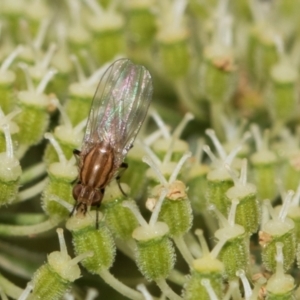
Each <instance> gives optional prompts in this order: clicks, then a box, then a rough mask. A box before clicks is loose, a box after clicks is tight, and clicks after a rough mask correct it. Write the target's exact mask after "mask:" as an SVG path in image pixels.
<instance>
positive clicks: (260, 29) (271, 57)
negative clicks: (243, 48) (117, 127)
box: [248, 22, 278, 83]
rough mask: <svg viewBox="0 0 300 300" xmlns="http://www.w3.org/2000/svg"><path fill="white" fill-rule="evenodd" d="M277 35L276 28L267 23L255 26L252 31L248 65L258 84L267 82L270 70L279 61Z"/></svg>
mask: <svg viewBox="0 0 300 300" xmlns="http://www.w3.org/2000/svg"><path fill="white" fill-rule="evenodd" d="M276 35H277V33H276V32H275V30H274V28H272V27H271V26H270V24H267V23H265V22H261V23H257V24H254V25H253V27H252V29H251V30H250V38H249V47H248V57H249V60H248V63H249V70H250V71H251V70H252V74H253V75H254V76H253V79H255V81H256V82H259V83H263V82H265V81H266V80H267V79H268V78H269V74H270V68H271V67H272V66H273V65H274V64H275V63H276V62H277V61H278V50H277V47H276V43H275V36H276Z"/></svg>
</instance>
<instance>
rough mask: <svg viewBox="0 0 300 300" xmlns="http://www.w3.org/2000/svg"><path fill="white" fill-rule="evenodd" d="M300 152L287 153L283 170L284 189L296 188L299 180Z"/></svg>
mask: <svg viewBox="0 0 300 300" xmlns="http://www.w3.org/2000/svg"><path fill="white" fill-rule="evenodd" d="M299 158H300V152H299V151H297V153H295V152H294V153H293V154H291V155H289V158H288V160H287V162H286V165H285V170H284V179H283V180H284V188H285V190H296V189H297V187H298V184H299V182H300V169H299V163H298V160H299Z"/></svg>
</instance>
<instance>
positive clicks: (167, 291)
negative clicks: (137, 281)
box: [155, 279, 182, 300]
mask: <svg viewBox="0 0 300 300" xmlns="http://www.w3.org/2000/svg"><path fill="white" fill-rule="evenodd" d="M155 282H156V284H157V285H158V287H159V288H160V290H161V291H162V293H163V294H164V295H165V296H166V297H167V298H169V299H170V300H182V298H181V297H180V296H178V295H177V294H176V293H175V292H174V291H173V290H172V289H171V288H170V287H169V285H168V284H167V282H166V280H165V279H157V280H155Z"/></svg>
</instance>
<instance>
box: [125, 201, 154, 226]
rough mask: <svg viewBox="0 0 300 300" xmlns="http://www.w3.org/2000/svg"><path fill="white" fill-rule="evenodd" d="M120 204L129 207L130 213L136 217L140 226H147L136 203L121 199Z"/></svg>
mask: <svg viewBox="0 0 300 300" xmlns="http://www.w3.org/2000/svg"><path fill="white" fill-rule="evenodd" d="M122 205H123V206H124V207H127V208H129V209H130V210H131V211H132V213H133V214H134V216H135V217H136V219H137V221H138V222H139V224H140V225H141V226H142V227H148V226H149V225H148V223H147V222H146V220H145V219H144V217H143V216H142V214H141V212H140V211H139V209H138V208H137V206H136V205H134V204H133V203H131V202H130V201H123V203H122Z"/></svg>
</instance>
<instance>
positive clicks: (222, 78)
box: [203, 45, 237, 103]
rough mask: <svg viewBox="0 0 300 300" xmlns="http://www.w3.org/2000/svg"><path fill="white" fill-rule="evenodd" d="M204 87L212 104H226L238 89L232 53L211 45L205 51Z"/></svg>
mask: <svg viewBox="0 0 300 300" xmlns="http://www.w3.org/2000/svg"><path fill="white" fill-rule="evenodd" d="M204 57H205V62H204V66H203V68H204V71H203V85H204V93H205V96H206V97H207V99H208V100H209V101H210V102H212V103H225V102H227V101H228V100H229V99H230V97H231V96H232V95H233V93H234V91H235V88H236V82H237V81H236V66H235V63H234V57H233V55H232V53H231V52H229V51H228V53H226V52H225V51H224V47H222V46H220V45H211V46H209V47H207V48H206V49H205V50H204Z"/></svg>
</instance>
